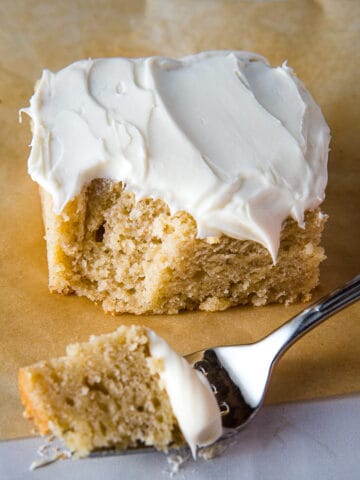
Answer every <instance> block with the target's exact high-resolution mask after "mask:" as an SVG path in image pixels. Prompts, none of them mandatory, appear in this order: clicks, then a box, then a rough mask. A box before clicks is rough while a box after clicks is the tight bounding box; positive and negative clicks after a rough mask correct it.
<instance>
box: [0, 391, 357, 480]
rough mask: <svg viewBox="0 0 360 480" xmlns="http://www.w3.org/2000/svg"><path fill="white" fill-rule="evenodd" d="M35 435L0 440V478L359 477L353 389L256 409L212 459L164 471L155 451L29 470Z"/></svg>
mask: <svg viewBox="0 0 360 480" xmlns="http://www.w3.org/2000/svg"><path fill="white" fill-rule="evenodd" d="M42 444H44V440H43V439H39V438H35V439H25V440H13V441H4V442H0V479H1V480H15V479H16V480H20V479H25V480H31V479H35V480H36V479H51V480H63V479H70V480H80V479H86V480H93V479H94V480H95V479H96V480H120V479H126V480H132V479H136V480H143V479H147V480H148V479H151V480H152V479H160V480H161V479H170V478H175V480H187V479H192V480H200V479H207V480H212V479H216V480H217V479H221V480H226V479H239V480H255V479H256V480H262V479H275V480H282V479H284V480H285V479H286V480H287V479H291V480H305V479H306V480H309V479H310V480H311V479H316V480H331V479H334V480H335V479H336V480H338V479H339V480H350V479H351V480H359V479H360V394H359V395H351V396H347V397H342V398H337V399H329V400H321V401H313V402H304V403H296V404H287V405H277V406H269V407H264V409H263V410H262V412H260V413H259V415H258V417H257V418H256V419H255V420H254V422H253V423H252V424H251V425H250V426H249V427H248V429H246V430H244V431H243V432H241V433H240V434H239V435H238V436H237V437H236V440H232V441H231V442H229V445H228V446H227V448H226V450H225V451H224V452H223V453H222V454H221V455H220V456H219V457H217V458H214V459H212V460H208V461H204V460H198V461H196V462H194V461H193V460H189V461H187V462H186V463H185V464H184V465H183V466H182V468H181V469H180V470H179V472H178V473H177V474H175V475H174V476H173V477H171V474H170V472H171V469H170V467H169V464H168V462H167V459H166V456H165V455H164V454H162V453H158V452H141V453H131V454H126V455H120V456H113V457H105V458H88V459H82V460H66V461H62V460H60V461H58V462H56V463H53V464H52V465H49V466H46V467H43V468H40V469H37V470H35V471H32V472H31V471H29V466H30V464H31V462H32V461H33V460H34V459H35V458H36V457H37V455H36V450H37V448H38V447H39V446H40V445H42Z"/></svg>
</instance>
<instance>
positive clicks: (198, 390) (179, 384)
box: [147, 329, 222, 458]
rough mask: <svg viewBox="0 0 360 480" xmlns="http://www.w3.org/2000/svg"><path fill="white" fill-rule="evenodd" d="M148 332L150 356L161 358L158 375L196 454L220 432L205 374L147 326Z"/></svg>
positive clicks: (186, 438) (211, 393)
mask: <svg viewBox="0 0 360 480" xmlns="http://www.w3.org/2000/svg"><path fill="white" fill-rule="evenodd" d="M147 335H148V338H149V348H150V354H151V356H152V357H153V358H155V359H156V360H160V361H161V362H162V367H163V368H162V371H161V372H160V378H161V380H162V382H163V384H164V387H165V389H166V391H167V393H168V395H169V400H170V403H171V406H172V409H173V412H174V415H175V417H176V419H177V421H178V423H179V427H180V430H181V432H182V434H183V435H184V438H185V440H186V441H187V443H188V444H189V446H190V448H191V451H192V454H193V457H194V458H195V457H196V449H197V447H205V446H207V445H211V444H212V443H214V442H215V441H216V440H217V439H218V438H219V437H220V436H221V435H222V424H221V416H220V410H219V407H218V404H217V402H216V399H215V396H214V394H213V392H212V390H211V387H210V384H209V382H208V381H207V379H206V378H205V376H204V375H203V374H202V373H200V372H199V371H197V370H195V369H194V368H192V367H191V366H190V365H189V363H188V362H187V361H186V360H185V359H184V358H182V357H180V356H179V355H178V354H177V353H176V352H174V350H172V349H171V348H170V347H169V345H168V344H167V343H166V341H165V340H164V339H163V338H161V337H159V336H158V335H156V333H155V332H153V331H152V330H150V329H148V330H147Z"/></svg>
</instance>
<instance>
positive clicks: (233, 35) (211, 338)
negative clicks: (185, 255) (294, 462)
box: [0, 0, 360, 439]
mask: <svg viewBox="0 0 360 480" xmlns="http://www.w3.org/2000/svg"><path fill="white" fill-rule="evenodd" d="M359 7H360V2H358V1H356V0H354V1H346V0H344V1H341V2H339V1H337V0H322V1H277V2H275V1H265V0H264V1H238V2H235V1H223V2H219V1H215V0H214V1H210V0H209V1H205V0H203V1H201V0H200V1H199V0H198V1H191V0H183V1H170V0H169V1H166V0H165V1H159V0H149V1H130V0H129V1H128V2H124V1H118V0H117V1H113V2H111V1H99V0H98V1H97V2H90V1H85V0H84V1H82V0H80V1H76V2H67V1H58V2H54V1H46V0H44V1H30V0H28V1H26V0H24V1H18V0H3V1H2V2H1V5H0V12H1V15H0V18H1V20H0V21H1V33H0V35H1V37H0V38H1V41H0V114H1V128H0V135H1V143H0V148H1V160H0V162H1V163H0V165H1V177H0V178H1V191H0V198H1V211H0V215H1V220H0V225H1V235H0V242H1V247H0V253H1V277H0V278H1V280H0V281H1V289H0V309H1V310H0V311H1V319H0V322H1V323H0V332H1V333H0V369H1V372H0V375H1V377H0V439H4V438H14V437H19V436H24V435H28V434H29V433H30V425H29V424H28V423H27V422H26V421H25V420H24V419H23V418H22V416H21V412H22V408H21V405H20V402H19V398H18V393H17V385H16V374H17V369H18V368H19V367H20V366H23V365H27V364H30V363H32V362H35V361H37V360H40V359H43V358H48V357H51V356H54V355H60V354H62V353H63V352H64V349H65V345H66V344H68V343H69V342H73V341H83V340H86V339H87V338H88V336H89V335H90V334H100V333H103V332H110V331H112V330H114V329H115V328H116V327H117V326H118V325H119V324H121V323H124V324H130V323H137V324H144V325H147V326H151V327H152V328H154V329H155V330H156V331H157V332H158V333H159V334H161V335H163V336H164V337H165V338H166V339H167V340H168V341H169V342H170V343H171V345H172V346H173V347H175V348H176V349H177V350H178V351H179V352H181V353H187V352H191V351H194V350H198V349H200V348H203V347H206V346H213V345H216V344H233V343H237V342H239V343H245V342H251V341H255V340H257V339H259V338H260V337H261V336H263V335H265V334H266V333H268V332H270V331H271V330H272V329H274V328H275V327H276V326H278V325H280V324H281V323H283V322H284V321H286V320H287V319H288V318H290V317H291V316H292V315H294V314H295V313H296V312H298V311H299V310H300V309H302V308H303V306H304V305H303V304H297V305H293V306H291V307H288V308H285V307H283V306H268V307H260V308H256V307H246V308H236V309H231V310H228V311H226V312H222V313H214V314H210V313H204V312H200V313H199V312H198V313H186V314H180V315H176V316H142V317H136V316H131V315H123V316H118V317H111V316H107V315H105V314H104V313H103V312H102V310H101V308H100V307H97V306H96V305H94V304H92V303H91V302H89V301H87V300H86V299H83V298H78V297H63V296H60V295H51V294H50V293H49V292H48V290H47V266H46V260H45V242H44V240H43V226H42V221H41V212H40V203H39V198H38V192H37V186H36V184H34V183H33V182H32V181H31V179H30V178H29V177H28V175H27V173H26V160H27V157H28V154H29V149H28V147H27V145H28V144H29V142H30V139H31V135H30V131H29V125H28V121H27V120H26V121H25V122H24V124H23V125H19V124H18V109H19V108H20V107H23V106H27V105H28V100H29V98H30V96H31V95H32V93H33V86H34V82H35V81H36V80H37V78H38V77H39V76H40V74H41V70H42V69H43V68H49V69H50V70H58V69H60V68H61V67H63V66H65V65H67V64H69V63H71V62H73V61H75V60H78V59H81V58H87V57H99V56H124V55H128V56H143V55H153V54H159V55H171V56H181V55H185V54H190V53H194V52H198V51H201V50H208V49H244V50H251V51H256V52H259V53H261V54H263V55H265V56H267V57H268V58H269V59H270V61H271V62H272V64H274V65H275V64H280V63H281V62H283V61H284V60H286V59H287V60H288V62H289V65H290V66H292V67H293V68H294V69H295V71H296V72H297V74H298V76H299V77H300V78H301V79H302V80H303V81H304V82H305V84H306V85H307V87H308V88H309V89H310V91H311V92H312V94H313V96H314V97H315V99H316V100H317V102H318V103H319V104H320V105H321V107H322V109H323V112H324V114H325V117H326V118H327V120H328V122H329V124H330V127H331V129H332V135H333V140H332V144H331V155H330V162H329V172H330V178H329V186H328V189H327V199H326V202H325V204H324V210H325V211H326V212H327V213H328V214H329V215H330V220H329V222H328V224H327V227H326V231H325V234H324V241H323V243H324V245H325V247H326V252H327V256H328V260H327V261H326V262H324V264H323V266H322V274H321V287H320V288H319V289H318V290H317V291H316V292H315V297H314V298H318V297H319V296H320V295H322V294H324V293H325V292H327V291H329V290H330V289H332V288H334V287H336V286H337V285H339V284H341V283H342V282H344V281H346V280H348V279H350V278H351V277H352V276H354V275H355V274H356V273H358V271H359V270H360V268H359V267H360V258H359V257H360V256H359V253H360V248H359V243H360V240H359V239H360V227H359V218H358V212H359V209H360V195H359V178H360V177H359V165H360V163H359V151H360V145H359V143H360V142H359V138H360V136H359V123H360V122H359V88H358V85H359V51H360V50H359V46H360V36H359V23H358V22H359V18H360V8H359ZM359 387H360V304H358V305H353V306H352V307H350V308H349V309H348V310H346V311H344V312H342V313H340V314H338V315H337V316H335V317H334V318H332V319H330V320H328V321H327V322H326V323H324V324H323V325H322V326H320V327H318V328H317V329H316V330H315V331H313V332H311V333H310V334H309V335H308V336H306V337H305V338H303V339H302V341H301V342H299V343H298V344H297V345H295V346H294V347H293V348H292V349H291V350H290V351H289V352H288V353H287V354H286V356H285V357H284V358H283V359H282V361H281V363H280V364H279V366H278V367H277V368H276V371H275V373H274V376H273V380H272V383H271V387H270V390H269V393H268V396H267V401H268V402H283V401H292V400H300V399H309V398H314V397H323V396H329V395H336V394H345V393H349V392H354V391H358V390H359Z"/></svg>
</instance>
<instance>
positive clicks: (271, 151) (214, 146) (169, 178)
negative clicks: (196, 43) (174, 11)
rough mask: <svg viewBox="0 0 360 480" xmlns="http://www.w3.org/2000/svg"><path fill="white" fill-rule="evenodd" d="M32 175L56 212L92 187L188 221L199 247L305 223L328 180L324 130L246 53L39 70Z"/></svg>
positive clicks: (313, 108)
mask: <svg viewBox="0 0 360 480" xmlns="http://www.w3.org/2000/svg"><path fill="white" fill-rule="evenodd" d="M23 111H25V112H26V113H28V114H29V115H30V116H31V118H32V120H33V131H34V137H33V141H32V144H31V146H32V150H31V155H30V158H29V173H30V175H31V176H32V178H33V179H34V180H35V181H37V182H38V183H39V184H40V185H41V186H42V187H43V188H44V189H45V190H47V191H48V192H49V193H50V194H51V195H52V197H53V201H54V210H55V212H57V213H58V212H60V211H61V210H62V208H63V207H64V205H65V204H66V203H67V202H68V201H69V200H71V199H72V198H73V197H74V196H75V195H77V194H78V193H79V192H80V190H81V188H82V187H83V185H84V184H86V183H87V182H89V181H91V180H92V179H94V178H97V177H107V178H111V179H113V180H115V181H122V182H124V183H125V184H126V188H128V189H129V190H132V191H134V192H135V193H136V196H137V198H138V199H139V198H143V197H147V196H150V197H155V198H158V197H160V198H162V199H163V200H165V201H166V202H167V204H168V205H169V207H170V210H171V212H172V213H175V212H176V211H178V210H185V211H187V212H189V213H190V214H191V215H192V216H193V217H194V218H195V220H196V222H197V228H198V237H201V238H204V237H207V236H219V235H221V234H225V235H228V236H230V237H233V238H238V239H249V240H255V241H257V242H260V243H261V244H262V245H264V246H265V247H266V248H267V249H268V250H269V252H270V253H271V255H272V257H273V259H274V260H275V259H276V255H277V251H278V247H279V240H280V232H281V227H282V223H283V221H284V220H285V218H287V217H288V216H291V217H293V218H294V219H295V220H297V221H298V222H299V224H300V225H302V224H303V216H304V211H305V210H306V209H313V208H315V207H317V206H318V205H319V204H320V203H321V201H322V200H323V198H324V189H325V186H326V182H327V157H328V146H329V140H330V134H329V128H328V126H327V124H326V122H325V120H324V117H323V115H322V113H321V110H320V108H319V107H318V106H317V105H316V103H315V102H314V100H313V99H312V97H311V95H310V94H309V92H308V91H307V90H306V89H305V88H304V86H303V85H302V84H301V83H300V81H299V80H298V79H297V78H296V77H295V75H294V73H293V71H292V70H291V69H290V68H289V67H287V66H286V65H285V64H284V65H282V66H281V67H277V68H272V67H270V66H269V65H268V63H267V61H266V60H265V59H264V58H263V57H260V56H258V55H255V54H250V53H246V52H231V51H218V52H216V51H215V52H205V53H201V54H198V55H193V56H189V57H185V58H183V59H181V60H172V59H168V58H162V57H150V58H141V59H125V58H111V59H99V60H84V61H79V62H76V63H74V64H72V65H70V66H68V67H66V68H64V69H63V70H60V71H59V72H58V73H51V72H49V71H48V70H44V72H43V74H42V77H41V79H40V80H39V82H38V84H37V87H36V91H35V94H34V96H33V97H32V98H31V101H30V107H29V108H27V109H24V110H23Z"/></svg>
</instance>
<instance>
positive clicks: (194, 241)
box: [41, 179, 326, 314]
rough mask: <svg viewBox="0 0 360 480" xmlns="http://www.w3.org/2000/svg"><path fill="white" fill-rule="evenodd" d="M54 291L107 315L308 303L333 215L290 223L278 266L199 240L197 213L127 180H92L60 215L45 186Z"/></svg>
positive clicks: (241, 248)
mask: <svg viewBox="0 0 360 480" xmlns="http://www.w3.org/2000/svg"><path fill="white" fill-rule="evenodd" d="M41 195H42V205H43V215H44V222H45V227H46V240H47V250H48V265H49V288H50V290H51V291H53V292H59V293H63V294H69V293H76V294H77V295H83V296H86V297H88V298H90V299H91V300H93V301H95V302H97V303H100V304H101V305H102V307H103V309H104V310H105V311H106V312H110V313H114V314H115V313H122V312H128V313H135V314H143V313H177V312H179V311H181V310H194V309H201V310H207V311H216V310H224V309H226V308H228V307H231V306H235V305H245V304H252V305H257V306H260V305H265V304H268V303H273V302H278V303H285V304H289V303H292V302H295V301H298V300H300V301H307V300H309V299H310V298H311V291H312V289H313V288H314V287H315V286H316V285H317V284H318V280H319V264H320V262H321V261H322V260H324V258H325V256H324V251H323V248H322V247H321V246H319V242H320V238H321V233H322V230H323V226H324V223H325V221H326V215H323V214H320V210H319V209H316V210H314V211H309V210H308V211H306V212H305V228H301V227H300V226H299V225H298V224H297V222H295V221H294V220H293V219H291V218H288V219H287V220H286V221H285V223H284V225H283V229H282V234H281V243H280V249H279V253H278V258H277V263H276V265H274V264H273V261H272V259H271V256H270V254H269V252H268V250H267V249H266V248H265V247H263V246H262V245H261V244H259V243H257V242H254V241H250V240H237V239H234V238H229V237H227V236H225V235H222V236H220V237H219V238H213V237H209V238H208V239H199V238H197V228H196V222H195V220H194V219H193V217H192V216H191V215H190V214H188V213H186V212H184V211H179V212H177V213H176V214H174V215H171V214H170V211H169V208H168V207H167V205H166V204H165V203H164V202H163V201H162V200H160V199H152V198H145V199H141V200H139V201H136V200H135V196H134V194H133V193H132V192H130V191H128V190H127V189H124V188H123V185H122V183H121V182H113V181H110V180H107V179H96V180H93V181H92V182H91V183H90V184H89V185H87V186H86V187H84V188H83V190H82V192H81V194H79V195H78V196H77V197H75V198H74V199H73V200H72V201H70V202H68V204H67V205H66V206H65V208H64V209H63V211H62V213H61V214H59V215H56V214H54V213H53V210H52V200H51V197H50V195H49V194H47V193H46V192H45V191H44V190H41Z"/></svg>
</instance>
